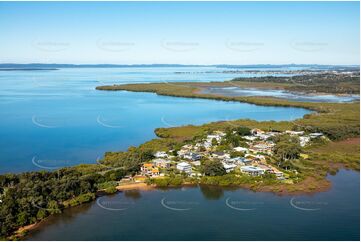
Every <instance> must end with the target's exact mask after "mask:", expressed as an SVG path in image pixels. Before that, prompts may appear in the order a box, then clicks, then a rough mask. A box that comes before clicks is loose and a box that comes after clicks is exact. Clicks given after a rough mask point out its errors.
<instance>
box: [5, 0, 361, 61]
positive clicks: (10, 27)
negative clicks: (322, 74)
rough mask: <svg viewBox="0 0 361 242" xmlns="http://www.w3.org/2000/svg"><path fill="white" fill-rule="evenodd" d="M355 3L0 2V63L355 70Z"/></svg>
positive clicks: (357, 17) (357, 32)
mask: <svg viewBox="0 0 361 242" xmlns="http://www.w3.org/2000/svg"><path fill="white" fill-rule="evenodd" d="M359 11H360V5H359V2H153V3H151V2H0V63H69V64H71V63H72V64H110V63H113V64H154V63H158V64H160V63H163V64H205V65H211V64H239V65H242V64H291V63H295V64H344V65H353V64H356V65H358V64H359V58H360V56H359V54H360V22H359V21H360V12H359Z"/></svg>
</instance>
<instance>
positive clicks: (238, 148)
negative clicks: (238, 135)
mask: <svg viewBox="0 0 361 242" xmlns="http://www.w3.org/2000/svg"><path fill="white" fill-rule="evenodd" d="M233 149H234V150H235V151H238V152H244V153H247V152H248V149H247V148H244V147H240V146H239V147H234V148H233Z"/></svg>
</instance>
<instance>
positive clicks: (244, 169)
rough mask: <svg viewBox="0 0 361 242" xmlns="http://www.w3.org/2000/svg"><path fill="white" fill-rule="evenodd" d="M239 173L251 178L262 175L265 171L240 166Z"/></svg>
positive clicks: (255, 167) (254, 167) (253, 167)
mask: <svg viewBox="0 0 361 242" xmlns="http://www.w3.org/2000/svg"><path fill="white" fill-rule="evenodd" d="M241 172H243V173H246V174H248V175H251V176H259V175H263V174H264V173H265V170H263V169H261V168H259V167H257V166H241Z"/></svg>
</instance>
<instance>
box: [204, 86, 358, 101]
mask: <svg viewBox="0 0 361 242" xmlns="http://www.w3.org/2000/svg"><path fill="white" fill-rule="evenodd" d="M201 93H204V94H218V95H224V96H231V97H237V96H266V97H278V98H283V99H287V100H292V101H298V102H335V103H341V102H353V101H359V100H360V96H359V95H348V96H336V95H328V94H327V95H309V94H304V93H297V92H288V91H283V90H275V89H269V90H262V89H257V88H240V87H233V86H232V87H209V88H205V89H204V90H202V92H201Z"/></svg>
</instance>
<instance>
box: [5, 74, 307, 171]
mask: <svg viewBox="0 0 361 242" xmlns="http://www.w3.org/2000/svg"><path fill="white" fill-rule="evenodd" d="M178 71H183V72H192V73H193V72H196V71H197V73H196V74H194V75H193V74H186V73H184V74H175V72H178ZM235 76H238V75H235V74H224V73H219V68H208V67H204V68H193V67H192V68H70V69H60V70H56V71H9V72H5V71H4V72H1V73H0V84H1V85H0V86H1V89H0V100H1V102H0V115H1V117H2V120H1V122H0V136H1V137H2V139H1V140H0V153H1V160H0V173H5V172H21V171H29V170H39V169H47V170H53V169H56V168H59V167H63V166H70V165H75V164H79V163H94V162H96V160H97V159H98V158H100V157H102V156H103V154H104V152H106V151H119V150H125V149H127V148H128V147H129V146H131V145H139V144H141V143H143V142H145V141H148V140H150V139H152V138H155V135H154V129H155V128H158V127H172V126H179V125H186V124H203V123H207V122H211V121H219V120H231V119H237V118H250V119H256V120H291V119H296V118H300V117H302V116H303V115H304V114H307V113H309V111H307V110H305V109H300V108H285V107H262V106H255V105H251V104H245V103H236V102H221V101H213V100H204V99H202V100H199V99H186V98H175V97H166V96H158V95H155V94H152V93H132V92H104V91H97V90H95V87H96V86H98V85H103V84H110V83H139V82H160V81H163V82H166V83H168V82H169V83H171V82H174V81H185V80H186V81H212V80H226V79H230V78H232V77H235ZM170 85H171V84H170Z"/></svg>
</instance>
